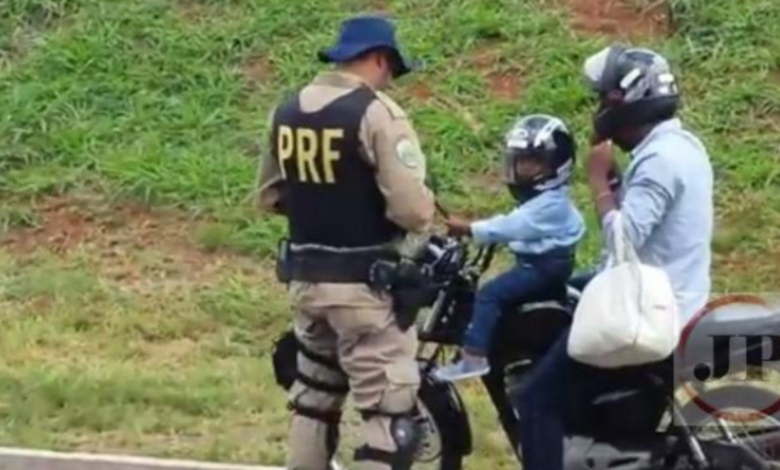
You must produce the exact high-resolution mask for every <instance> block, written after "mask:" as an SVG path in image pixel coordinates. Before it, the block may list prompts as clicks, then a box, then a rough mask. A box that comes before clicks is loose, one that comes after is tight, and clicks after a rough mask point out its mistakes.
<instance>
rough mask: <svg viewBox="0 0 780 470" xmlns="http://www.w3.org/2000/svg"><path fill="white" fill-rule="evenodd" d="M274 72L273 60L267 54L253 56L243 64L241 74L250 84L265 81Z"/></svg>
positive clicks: (254, 84) (255, 84)
mask: <svg viewBox="0 0 780 470" xmlns="http://www.w3.org/2000/svg"><path fill="white" fill-rule="evenodd" d="M272 73H273V66H272V64H271V61H270V60H269V59H268V58H267V57H265V56H255V57H252V58H250V59H249V60H247V61H246V62H244V64H242V65H241V75H242V76H243V77H244V81H246V83H247V84H248V85H250V86H257V85H260V84H262V83H264V82H265V81H266V80H268V79H269V78H270V77H271V74H272Z"/></svg>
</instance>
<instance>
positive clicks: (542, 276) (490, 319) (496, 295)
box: [463, 249, 574, 355]
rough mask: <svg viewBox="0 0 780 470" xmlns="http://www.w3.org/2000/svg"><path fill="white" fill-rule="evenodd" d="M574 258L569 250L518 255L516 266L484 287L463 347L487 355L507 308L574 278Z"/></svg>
mask: <svg viewBox="0 0 780 470" xmlns="http://www.w3.org/2000/svg"><path fill="white" fill-rule="evenodd" d="M573 266H574V257H573V255H572V254H571V251H570V250H568V249H564V250H556V251H554V252H552V253H549V254H545V255H535V256H533V257H530V256H521V255H518V256H517V263H516V264H515V266H514V267H513V268H512V269H510V270H508V271H506V272H504V273H502V274H500V275H499V276H497V277H496V278H495V279H492V280H491V281H490V282H488V283H486V284H485V285H484V286H482V288H481V289H479V291H478V292H477V295H476V299H475V301H474V315H473V317H472V319H471V324H470V325H469V327H468V329H467V330H466V334H465V338H464V343H463V346H464V347H465V348H466V349H467V350H468V351H469V352H472V353H475V354H482V355H485V354H487V352H488V350H489V349H490V344H491V340H492V339H493V334H494V333H495V329H496V325H497V324H498V320H499V318H500V317H501V311H502V309H503V308H505V307H507V306H510V305H514V304H518V303H520V302H521V301H522V300H523V299H524V298H527V297H528V296H529V295H531V294H533V293H534V292H538V291H540V290H543V289H547V288H548V287H549V286H552V285H554V284H555V283H561V284H563V283H565V282H566V280H567V279H568V278H569V276H570V275H571V271H572V269H573Z"/></svg>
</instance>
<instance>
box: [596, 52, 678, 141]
mask: <svg viewBox="0 0 780 470" xmlns="http://www.w3.org/2000/svg"><path fill="white" fill-rule="evenodd" d="M583 69H584V74H585V78H586V81H587V82H588V85H589V86H590V88H591V90H592V91H593V92H594V93H596V94H598V95H599V97H600V98H601V107H600V109H599V112H598V114H597V115H596V118H595V121H594V126H595V128H596V132H597V133H598V134H600V135H601V136H603V137H604V138H612V136H613V135H614V134H615V132H616V131H617V130H619V129H620V128H622V127H630V126H639V125H644V124H651V123H653V122H658V121H662V120H665V119H671V118H672V117H674V115H675V114H676V113H677V110H678V107H679V103H680V92H679V89H678V87H677V82H676V79H675V76H674V74H672V72H671V68H670V66H669V62H668V61H667V60H666V59H665V58H664V57H663V56H661V55H660V54H658V53H656V52H653V51H651V50H649V49H643V48H636V47H626V46H622V45H617V44H616V45H612V46H609V47H607V48H604V49H602V50H601V51H599V52H598V53H596V54H594V55H592V56H590V57H589V58H588V59H587V60H586V61H585V64H584V67H583Z"/></svg>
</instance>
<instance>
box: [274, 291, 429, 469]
mask: <svg viewBox="0 0 780 470" xmlns="http://www.w3.org/2000/svg"><path fill="white" fill-rule="evenodd" d="M290 298H291V301H292V305H293V308H294V314H295V330H296V335H297V337H298V339H299V341H300V342H301V345H302V347H303V348H305V349H307V350H309V351H311V352H312V353H314V354H316V355H317V356H321V357H324V358H330V359H335V360H337V361H338V364H339V365H340V368H341V370H342V371H343V372H339V371H337V370H334V369H333V368H331V367H327V366H324V365H322V364H321V363H318V362H316V361H313V360H311V359H310V358H308V357H306V355H304V354H299V355H298V369H299V371H300V374H301V375H303V376H305V377H310V378H311V379H313V380H314V381H315V382H316V384H314V385H319V384H322V383H324V384H328V387H327V388H332V389H331V390H329V391H324V390H321V389H318V388H321V387H315V386H312V384H306V383H303V382H302V381H301V380H296V382H295V384H294V385H293V387H292V389H291V391H290V399H291V402H292V403H293V404H294V405H296V406H300V407H304V408H310V409H315V410H317V411H321V412H326V413H327V412H339V411H341V409H342V406H343V405H344V401H345V398H346V395H345V394H344V393H341V392H340V391H337V389H339V388H340V387H343V386H344V385H346V384H347V383H348V386H349V391H350V393H351V394H352V397H353V399H354V402H355V406H356V407H357V409H358V410H360V411H378V412H380V413H388V414H399V413H405V412H409V411H411V410H412V409H413V407H414V403H415V400H416V396H417V390H418V387H419V384H420V375H419V370H418V367H417V364H416V362H415V354H416V352H417V333H416V331H415V329H414V328H413V327H412V328H410V329H409V330H407V331H406V332H402V331H401V330H400V329H399V328H398V325H397V324H396V321H395V316H394V314H393V312H392V301H391V299H390V298H389V296H386V295H380V294H377V293H376V292H374V291H372V290H371V289H370V288H369V287H368V286H366V285H364V284H309V283H300V282H293V283H292V284H291V285H290ZM368 416H369V418H368V419H366V420H364V421H363V429H362V430H361V431H362V432H361V438H362V440H363V442H362V443H361V445H362V444H365V445H368V446H369V447H373V448H377V449H381V450H385V451H388V452H394V451H395V450H396V445H395V442H394V440H393V438H392V436H391V434H390V423H391V419H392V418H391V417H389V416H384V415H382V414H373V413H370V414H369V415H368ZM333 433H334V429H333V427H332V426H330V429H329V425H328V424H327V423H326V422H323V421H322V420H318V419H312V418H311V417H308V416H304V415H302V414H301V413H296V414H295V415H294V416H293V423H292V432H291V436H290V449H291V454H290V459H289V462H288V468H289V469H291V470H325V468H326V467H325V465H327V462H328V461H329V459H330V457H331V456H332V453H333V452H334V447H335V445H336V440H337V437H336V436H335V435H334V434H333ZM358 464H360V465H361V467H360V468H364V469H366V470H374V469H376V470H387V469H389V468H390V467H389V466H388V465H387V464H385V463H382V462H374V461H361V462H358Z"/></svg>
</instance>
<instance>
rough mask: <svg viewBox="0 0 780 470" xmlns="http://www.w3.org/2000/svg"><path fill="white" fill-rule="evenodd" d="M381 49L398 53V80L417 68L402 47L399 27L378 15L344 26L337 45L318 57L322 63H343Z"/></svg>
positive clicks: (394, 73)
mask: <svg viewBox="0 0 780 470" xmlns="http://www.w3.org/2000/svg"><path fill="white" fill-rule="evenodd" d="M381 47H384V48H388V49H390V50H392V51H394V52H395V54H396V56H397V62H398V63H397V64H396V68H395V70H394V71H393V75H394V76H395V77H396V78H398V77H400V76H402V75H406V74H407V73H409V72H411V71H413V70H415V69H416V68H417V64H415V63H414V62H413V61H411V60H410V59H409V58H408V57H407V56H406V54H405V53H404V52H403V50H402V49H401V46H400V45H399V44H398V41H397V39H396V35H395V26H393V24H392V23H391V22H390V21H389V20H387V19H386V18H383V17H381V16H374V15H365V16H356V17H353V18H350V19H348V20H346V21H344V22H343V23H341V30H340V31H339V38H338V41H337V42H336V44H335V45H334V46H333V47H330V48H329V49H325V50H322V51H320V52H319V54H318V57H319V59H320V60H321V61H322V62H328V63H329V62H334V63H340V62H346V61H349V60H352V59H354V58H355V57H357V56H359V55H360V54H362V53H364V52H367V51H370V50H372V49H376V48H381Z"/></svg>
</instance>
